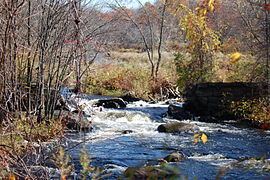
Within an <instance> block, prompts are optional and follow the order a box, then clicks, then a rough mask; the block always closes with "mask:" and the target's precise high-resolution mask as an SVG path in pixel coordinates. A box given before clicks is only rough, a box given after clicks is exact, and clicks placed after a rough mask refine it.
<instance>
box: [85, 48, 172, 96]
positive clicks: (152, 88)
mask: <svg viewBox="0 0 270 180" xmlns="http://www.w3.org/2000/svg"><path fill="white" fill-rule="evenodd" d="M110 55H111V57H110V62H109V63H108V64H94V65H93V67H92V68H93V70H92V71H90V72H89V73H88V75H87V77H86V78H85V80H84V84H85V86H84V92H86V93H92V94H99V95H108V96H121V95H124V94H126V93H131V94H132V95H134V96H136V97H138V98H142V99H146V100H149V99H159V98H160V97H161V96H166V89H170V88H174V87H175V86H176V79H177V78H176V77H177V76H176V71H175V67H174V64H173V58H174V56H173V54H172V53H164V54H163V56H164V59H163V63H162V64H161V70H160V72H159V76H158V77H157V78H156V79H152V77H151V76H150V66H149V64H148V61H147V54H146V53H140V52H136V51H132V50H126V51H124V52H123V50H122V51H117V52H111V53H110Z"/></svg>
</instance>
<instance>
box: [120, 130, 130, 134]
mask: <svg viewBox="0 0 270 180" xmlns="http://www.w3.org/2000/svg"><path fill="white" fill-rule="evenodd" d="M130 133H133V131H132V130H124V131H122V132H121V134H130Z"/></svg>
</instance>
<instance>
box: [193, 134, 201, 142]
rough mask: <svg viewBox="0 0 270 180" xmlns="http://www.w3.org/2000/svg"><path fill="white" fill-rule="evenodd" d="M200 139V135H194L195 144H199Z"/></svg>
mask: <svg viewBox="0 0 270 180" xmlns="http://www.w3.org/2000/svg"><path fill="white" fill-rule="evenodd" d="M199 139H200V134H198V133H196V134H194V144H197V143H198V142H199Z"/></svg>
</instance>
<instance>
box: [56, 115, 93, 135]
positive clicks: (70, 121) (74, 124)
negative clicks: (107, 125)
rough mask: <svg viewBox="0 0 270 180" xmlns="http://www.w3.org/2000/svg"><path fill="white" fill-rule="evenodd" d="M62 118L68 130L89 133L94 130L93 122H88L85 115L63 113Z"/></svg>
mask: <svg viewBox="0 0 270 180" xmlns="http://www.w3.org/2000/svg"><path fill="white" fill-rule="evenodd" d="M56 115H57V113H56ZM62 117H63V119H62V121H63V123H64V124H65V126H66V127H67V129H68V130H74V131H82V132H89V131H91V130H92V129H93V127H92V123H91V121H89V120H87V117H86V116H85V115H83V114H82V115H79V114H73V113H70V112H66V111H63V112H62Z"/></svg>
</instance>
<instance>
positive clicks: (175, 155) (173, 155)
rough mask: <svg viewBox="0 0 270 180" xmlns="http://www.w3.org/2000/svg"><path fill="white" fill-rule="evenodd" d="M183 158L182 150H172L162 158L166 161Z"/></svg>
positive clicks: (177, 160)
mask: <svg viewBox="0 0 270 180" xmlns="http://www.w3.org/2000/svg"><path fill="white" fill-rule="evenodd" d="M185 159H186V156H185V155H184V154H183V153H182V152H174V153H171V154H169V155H168V156H166V157H165V158H164V160H166V161H167V162H180V161H182V160H185Z"/></svg>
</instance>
